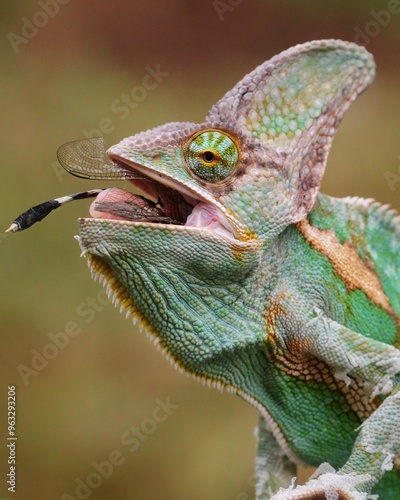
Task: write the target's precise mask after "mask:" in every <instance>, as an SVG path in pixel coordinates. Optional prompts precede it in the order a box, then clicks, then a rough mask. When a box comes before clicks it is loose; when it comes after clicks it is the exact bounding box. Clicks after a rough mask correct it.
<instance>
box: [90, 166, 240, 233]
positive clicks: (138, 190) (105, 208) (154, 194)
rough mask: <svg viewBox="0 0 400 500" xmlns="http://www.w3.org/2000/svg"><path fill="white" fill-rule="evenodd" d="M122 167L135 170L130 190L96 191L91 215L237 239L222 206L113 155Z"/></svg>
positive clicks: (156, 173) (175, 182) (163, 176)
mask: <svg viewBox="0 0 400 500" xmlns="http://www.w3.org/2000/svg"><path fill="white" fill-rule="evenodd" d="M113 162H114V163H115V164H116V165H117V166H120V167H121V168H124V169H127V168H129V170H131V171H134V172H135V173H137V174H138V178H135V179H129V180H128V182H129V183H130V184H131V185H132V187H133V189H132V191H133V192H130V191H127V190H125V189H121V188H110V189H106V190H104V191H102V192H101V193H99V194H98V195H97V197H96V199H95V200H94V202H93V203H92V204H91V206H90V215H91V217H95V218H100V219H111V220H112V221H115V222H120V221H124V223H126V222H131V223H141V224H143V223H144V224H154V223H158V224H165V225H170V226H185V228H187V229H189V230H190V229H192V228H193V229H194V228H196V229H202V230H207V231H212V232H213V233H214V234H216V235H218V236H223V237H225V238H230V239H236V236H235V232H236V231H235V229H234V227H233V225H232V224H231V222H230V221H228V219H227V217H226V215H225V214H224V213H223V212H222V210H221V209H220V208H219V207H218V206H216V204H215V203H212V202H211V201H210V200H207V199H205V198H202V197H201V196H200V195H199V194H197V193H195V192H193V191H192V190H191V189H189V188H188V187H187V186H185V185H181V184H179V183H178V182H177V181H175V180H174V179H171V178H169V177H166V176H165V175H164V174H161V173H159V172H156V171H153V170H151V169H150V168H148V167H143V166H142V165H137V164H131V163H130V162H129V163H127V162H125V160H124V161H123V162H122V161H121V159H120V158H118V159H115V158H113Z"/></svg>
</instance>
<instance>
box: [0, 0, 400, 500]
mask: <svg viewBox="0 0 400 500" xmlns="http://www.w3.org/2000/svg"><path fill="white" fill-rule="evenodd" d="M397 4H399V5H397ZM46 10H47V12H48V13H47V14H46ZM32 23H33V24H32ZM35 24H36V26H35ZM38 25H40V27H37V26H38ZM319 38H342V39H345V40H355V41H357V42H359V43H363V44H365V45H367V47H368V49H369V50H370V51H371V52H372V53H373V54H374V55H375V57H376V61H377V65H378V76H377V79H376V82H375V84H374V85H373V86H372V88H371V89H369V90H368V92H367V93H366V94H365V95H363V96H362V98H360V99H359V100H358V101H357V102H356V103H355V104H354V105H353V107H352V109H351V111H350V112H349V113H348V115H347V116H346V118H345V120H344V122H343V124H342V125H341V127H340V130H339V132H338V134H337V138H336V140H335V142H334V145H333V150H332V153H331V155H330V159H329V162H328V169H327V174H326V177H325V180H324V185H323V191H324V192H326V193H328V194H331V195H336V196H345V195H360V196H365V197H374V198H376V199H379V200H381V201H383V202H388V203H391V204H392V205H393V206H396V207H397V208H400V201H399V194H400V166H399V165H400V141H399V136H400V113H399V105H400V67H399V63H400V2H397V1H395V0H388V1H382V2H381V1H364V0H363V1H361V0H360V1H350V2H349V1H347V2H344V1H333V0H332V1H324V2H318V1H302V2H293V1H291V2H289V1H287V0H283V1H279V2H278V1H256V0H243V1H240V0H218V1H213V0H209V1H206V2H190V1H184V0H170V1H168V2H167V1H160V0H159V1H157V2H156V1H152V0H150V1H149V0H147V1H144V0H143V1H142V0H134V1H128V0H114V1H113V2H99V1H97V2H96V1H94V0H85V1H84V2H78V1H77V0H70V1H67V0H62V3H61V0H58V2H57V0H42V1H41V2H37V1H26V0H21V1H19V2H13V1H3V2H2V3H1V6H0V61H1V67H0V68H1V69H0V71H1V73H0V74H1V76H0V89H1V94H0V95H1V105H0V109H1V134H0V159H1V168H2V181H1V184H0V197H1V200H2V210H1V225H2V227H3V228H4V229H5V228H6V227H8V225H9V224H10V222H11V221H12V220H13V219H14V218H15V216H16V215H18V214H19V213H20V212H21V211H23V210H25V209H27V208H28V207H29V206H32V205H35V204H37V203H39V202H41V201H44V200H47V199H49V198H52V197H56V196H61V195H64V194H69V193H73V192H76V191H80V190H84V189H87V188H89V187H91V188H95V187H102V183H100V182H97V183H96V182H86V181H82V180H79V179H76V178H73V177H71V176H68V175H67V174H64V173H63V172H62V171H61V170H60V169H59V168H58V167H57V162H56V156H55V153H56V150H57V147H58V146H59V145H60V144H62V143H64V142H67V141H69V140H74V139H79V138H83V137H85V135H94V134H93V133H92V134H91V132H93V131H95V129H99V128H100V129H102V131H103V133H104V136H105V140H106V144H107V145H111V144H113V143H115V142H117V141H119V140H120V139H121V138H123V137H125V136H127V135H130V134H133V133H135V132H138V131H140V130H143V129H146V128H149V127H153V126H156V125H158V124H162V123H164V122H166V121H173V120H191V121H200V120H202V119H203V117H204V115H205V113H206V111H207V110H208V108H209V107H210V106H211V105H212V104H213V103H214V102H216V101H217V100H218V99H219V98H220V97H221V96H222V95H223V94H224V93H225V92H226V91H228V90H229V89H230V88H231V87H232V86H233V85H234V84H235V83H236V82H237V81H239V80H240V79H241V78H242V76H243V75H244V74H245V73H247V72H249V71H251V70H252V69H253V68H254V67H255V66H256V65H258V64H259V63H261V62H263V61H264V60H266V59H268V58H270V57H271V56H273V55H274V54H276V53H278V52H280V51H281V50H284V49H286V48H288V47H290V46H292V45H294V44H297V43H300V42H304V41H308V40H312V39H319ZM157 66H158V67H159V69H160V70H161V71H162V72H164V73H167V74H168V75H164V77H163V78H162V81H160V82H159V84H158V86H157V87H156V88H155V89H153V90H151V91H150V90H149V91H148V92H147V95H146V96H144V97H143V95H142V96H141V98H140V99H141V100H137V101H135V103H134V104H135V105H136V106H135V107H134V108H129V109H126V108H125V109H126V110H125V112H123V111H122V110H121V109H120V108H119V109H120V110H119V111H118V106H120V105H121V101H122V100H123V99H124V97H123V95H125V94H129V93H130V92H131V91H132V89H133V88H134V87H136V86H140V85H141V84H142V81H143V78H144V77H145V75H146V74H147V72H148V69H146V68H148V67H150V68H153V69H155V68H157ZM137 95H139V94H137ZM88 205H89V203H87V202H80V203H75V204H72V205H70V206H68V207H65V208H63V209H62V210H60V211H59V212H58V213H57V212H56V213H55V214H54V215H52V216H50V217H49V219H47V220H46V221H45V222H43V223H42V224H39V225H37V226H36V227H34V228H32V229H31V230H29V231H27V232H26V233H22V234H17V235H13V236H6V235H1V234H0V255H1V279H0V287H1V288H0V294H1V295H0V297H1V302H0V309H1V323H0V331H1V349H0V353H1V354H0V356H1V362H0V380H1V383H0V437H1V439H0V472H1V475H0V496H4V497H10V498H19V499H27V500H36V499H37V500H39V499H40V500H42V499H46V500H47V499H57V498H58V499H60V498H91V499H100V500H103V499H104V500H105V499H114V498H118V499H121V500H122V499H123V500H125V499H135V500H136V499H137V500H141V499H147V500H153V499H161V498H166V499H174V500H183V499H193V500H200V499H204V498H210V499H223V500H225V499H234V500H246V499H250V498H253V490H252V487H251V475H252V471H253V460H254V451H255V443H254V439H253V428H254V426H255V424H256V420H257V414H256V412H255V410H253V409H252V408H251V407H250V406H248V405H247V404H246V403H244V402H242V401H241V400H240V399H239V398H237V397H235V396H231V395H228V394H220V393H218V391H216V390H210V389H208V388H205V387H203V386H201V385H200V384H198V383H196V382H195V381H193V380H192V379H190V378H188V377H186V376H182V375H181V374H179V372H178V371H177V370H174V369H173V368H172V367H171V366H170V364H169V363H168V362H167V361H166V360H165V358H164V357H163V356H161V355H160V353H158V352H157V351H156V349H154V347H153V346H152V345H151V343H150V342H149V341H148V340H147V339H146V338H145V336H144V335H141V334H139V333H138V332H137V331H136V329H135V328H133V327H132V326H131V323H130V321H126V320H125V319H124V318H123V317H122V315H120V314H119V313H118V311H117V310H115V309H114V307H112V306H111V305H108V304H104V297H103V295H102V294H101V293H100V286H99V285H98V284H95V283H93V282H92V281H91V279H90V275H89V273H88V270H87V268H86V263H85V261H84V259H80V258H79V253H80V252H79V248H78V245H77V243H76V241H74V239H73V235H74V234H76V233H77V222H76V219H77V218H78V217H79V216H81V215H85V214H86V213H87V209H88ZM71 322H72V323H73V324H75V327H71ZM68 325H69V326H68ZM66 328H75V330H76V332H79V333H77V335H76V336H75V337H74V338H71V339H70V341H69V343H68V345H66V346H65V347H60V348H54V342H55V341H52V340H51V338H53V339H54V338H61V337H62V335H61V336H57V335H56V334H58V333H59V332H65V329H66ZM76 332H75V333H76ZM49 344H52V346H53V347H52V346H51V345H50V347H49ZM32 350H33V352H32ZM43 350H45V352H46V353H47V356H48V357H50V356H52V355H53V356H54V359H52V360H50V361H48V362H47V365H46V366H44V364H45V363H44V362H43V361H42V365H40V361H38V360H36V363H39V365H34V366H35V367H36V368H37V369H36V370H35V371H29V369H32V368H33V365H32V362H33V360H32V358H33V357H34V353H35V352H39V353H42V352H43ZM36 357H37V356H36ZM22 374H24V375H22ZM12 384H15V385H16V386H17V396H18V420H17V424H18V431H17V436H18V447H17V466H18V468H17V494H16V495H13V494H11V493H10V492H8V491H7V485H6V482H5V475H4V474H5V473H6V472H7V471H8V466H6V459H7V456H8V453H7V448H6V444H5V443H6V441H5V437H6V433H7V428H6V393H7V386H8V385H12ZM160 401H161V402H164V403H166V402H168V401H170V403H171V404H173V405H175V406H171V407H170V409H169V410H168V412H169V413H170V414H168V413H164V414H163V415H167V418H166V419H165V420H163V421H162V422H158V423H157V422H156V421H155V420H154V418H153V416H152V415H153V412H154V411H155V409H156V408H157V407H159V406H160ZM160 414H162V412H161V413H160ZM135 426H136V431H135V430H134V431H133V432H137V435H136V438H134V437H132V434H129V432H130V429H131V428H132V427H135ZM137 429H139V431H138V430H137ZM121 439H122V441H121ZM134 439H136V441H134ZM130 450H132V451H130ZM111 459H112V460H113V461H114V465H113V470H112V471H110V468H109V467H110V466H107V465H105V464H104V463H103V462H104V461H110V460H111ZM93 463H95V465H93ZM100 463H103V465H102V467H103V475H104V476H108V477H103V478H101V476H100V475H99V474H98V473H97V474H96V464H100ZM99 478H100V479H99ZM80 480H81V481H83V482H84V483H86V484H87V483H88V482H89V485H91V486H89V488H90V489H88V488H86V489H85V488H84V487H83V486H82V482H79V481H80ZM79 484H80V485H81V488H80V489H78V490H77V489H76V488H77V487H78V485H79ZM63 495H64V496H63ZM66 495H69V497H68V496H66Z"/></svg>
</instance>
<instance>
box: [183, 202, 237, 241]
mask: <svg viewBox="0 0 400 500" xmlns="http://www.w3.org/2000/svg"><path fill="white" fill-rule="evenodd" d="M185 226H191V227H203V228H204V229H208V230H212V232H213V233H216V234H218V235H220V236H225V237H229V238H232V237H234V233H233V230H232V228H231V227H230V224H229V223H228V221H227V220H226V219H225V217H224V216H223V215H222V214H221V212H220V211H219V210H218V209H217V208H216V207H214V206H213V205H210V204H209V203H203V202H200V203H197V205H196V206H195V207H194V208H193V211H192V213H191V214H190V215H189V217H188V218H187V221H186V223H185Z"/></svg>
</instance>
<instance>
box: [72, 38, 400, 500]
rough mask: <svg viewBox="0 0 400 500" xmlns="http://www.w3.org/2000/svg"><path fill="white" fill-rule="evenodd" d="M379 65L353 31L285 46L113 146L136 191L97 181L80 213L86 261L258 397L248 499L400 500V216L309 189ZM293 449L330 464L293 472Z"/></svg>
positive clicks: (172, 349)
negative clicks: (186, 110)
mask: <svg viewBox="0 0 400 500" xmlns="http://www.w3.org/2000/svg"><path fill="white" fill-rule="evenodd" d="M373 77H374V62H373V59H372V57H371V55H370V54H369V53H368V52H367V51H366V50H365V49H364V48H362V47H358V46H357V45H355V44H353V43H345V42H341V41H333V40H325V41H317V42H311V43H306V44H304V45H298V46H296V47H293V48H292V49H289V50H287V51H286V52H283V53H282V54H280V55H278V56H276V57H274V58H272V59H271V60H270V61H267V62H265V63H264V64H262V65H261V66H259V67H258V68H256V69H255V70H254V71H253V72H252V73H250V74H249V75H247V76H245V77H244V78H243V80H242V81H241V82H239V83H238V84H237V85H236V86H235V87H234V88H233V89H232V90H231V91H230V92H228V93H227V94H226V95H225V96H224V97H223V98H222V99H221V100H220V101H219V102H218V103H217V104H215V105H214V106H213V107H212V108H211V110H210V111H209V113H208V114H207V116H206V119H205V121H204V122H203V123H201V124H192V123H170V124H166V125H163V126H161V127H157V128H155V129H153V130H148V131H146V132H142V133H140V134H137V135H135V136H133V137H128V138H126V139H124V140H123V141H121V142H120V143H119V144H117V145H115V146H113V147H112V148H111V149H110V150H109V152H108V153H109V156H110V158H111V161H112V166H110V165H108V166H107V169H108V171H110V170H114V171H115V172H117V171H120V172H122V173H121V174H120V177H121V178H122V177H124V178H127V179H130V182H131V183H132V184H133V185H134V186H135V188H136V193H138V192H139V195H135V196H129V195H122V194H121V195H119V194H118V193H119V192H120V191H121V190H110V191H109V193H107V191H105V192H103V193H102V194H101V196H99V201H98V203H97V206H96V202H95V204H94V206H93V208H92V214H93V215H94V216H95V218H85V219H81V220H80V236H79V241H80V245H81V247H82V250H83V252H84V254H86V255H87V257H88V259H89V263H90V265H91V268H92V270H93V274H94V275H95V276H101V277H102V280H104V282H105V284H106V285H107V286H108V288H109V290H110V293H111V292H112V293H114V294H115V296H116V297H117V299H118V300H119V301H120V302H121V304H122V306H123V307H125V308H126V309H128V311H129V312H132V313H133V314H134V316H135V318H139V321H140V323H141V325H143V326H144V327H145V328H146V329H147V330H148V331H149V332H150V333H151V334H152V335H153V336H154V339H155V342H156V343H157V344H158V345H159V346H161V347H162V349H163V351H164V352H165V353H166V354H167V355H168V356H169V357H170V358H171V359H172V360H173V361H174V363H176V364H177V365H179V366H180V367H181V368H182V369H183V370H185V371H187V372H188V373H191V374H192V375H193V376H194V377H196V378H198V379H201V380H204V381H207V382H208V383H210V384H212V385H215V386H218V387H224V388H226V389H228V390H230V391H232V392H235V393H237V394H238V395H239V396H241V397H242V398H243V399H245V400H246V401H248V402H249V403H251V404H252V405H254V406H255V407H256V408H257V409H258V410H259V411H260V415H261V420H260V426H259V432H258V436H259V447H258V452H257V463H256V477H257V481H258V482H257V487H256V495H257V498H258V499H259V500H261V499H263V498H273V499H276V500H278V499H280V500H295V499H297V500H300V499H303V500H308V499H312V500H323V499H326V500H334V499H335V500H337V499H342V500H361V499H366V498H376V497H374V496H371V495H375V494H379V495H380V498H382V499H384V500H394V499H398V498H400V480H399V477H398V472H397V468H396V466H395V467H394V468H393V464H396V463H398V462H396V460H395V457H396V455H397V454H398V452H399V448H400V393H399V373H400V352H399V350H398V347H399V333H400V332H399V324H400V322H399V314H400V281H399V279H400V278H399V269H400V218H399V216H398V215H397V214H396V213H395V212H394V211H393V210H390V209H388V208H387V207H385V206H381V205H380V204H379V203H377V202H373V201H371V200H361V199H358V198H345V199H334V198H330V197H327V196H323V195H321V194H318V191H319V187H320V184H321V180H322V176H323V173H324V169H325V165H326V161H327V156H328V152H329V149H330V146H331V142H332V139H333V136H334V133H335V130H336V128H337V126H338V124H339V122H340V121H341V119H342V117H343V114H344V112H345V111H346V110H347V108H348V107H349V105H350V103H351V102H352V101H353V100H354V99H355V98H356V97H357V95H358V94H359V93H361V92H362V91H363V90H364V89H365V88H366V87H367V85H369V83H371V81H372V80H373ZM130 172H131V174H130ZM99 175H103V174H101V173H100V174H99ZM103 176H104V175H103ZM110 176H111V177H112V175H110ZM116 176H117V175H116ZM140 193H141V194H140ZM107 196H108V199H107ZM140 196H144V197H146V198H148V200H147V201H142V202H140V199H139V198H140ZM119 197H120V198H121V199H120V200H118V198H119ZM131 200H133V201H131ZM143 200H144V198H143ZM113 203H114V204H115V206H114V207H113V205H112V204H113ZM130 203H131V205H130ZM139 205H141V206H145V207H146V208H147V212H148V213H153V212H154V213H157V216H158V217H159V219H160V221H162V220H164V221H172V222H169V223H160V222H153V221H152V220H150V219H148V220H147V219H146V216H145V213H147V212H145V211H143V210H142V213H143V221H139V222H138V221H137V216H136V220H135V215H134V214H136V213H137V211H138V206H139ZM105 207H109V209H108V210H109V212H108V213H105V211H106V210H107V208H105ZM110 207H111V208H110ZM122 207H123V208H122ZM130 207H131V208H130ZM115 216H118V217H115ZM116 219H118V220H116ZM296 463H303V464H310V465H314V466H318V465H321V464H323V465H321V466H320V467H319V469H318V471H317V473H316V474H315V475H314V476H313V477H312V478H310V480H309V482H308V483H307V484H306V485H304V486H301V487H294V486H293V484H292V481H291V478H292V476H293V473H294V464H296ZM328 463H329V465H328ZM335 469H336V472H335ZM284 488H286V489H284ZM278 490H279V491H278Z"/></svg>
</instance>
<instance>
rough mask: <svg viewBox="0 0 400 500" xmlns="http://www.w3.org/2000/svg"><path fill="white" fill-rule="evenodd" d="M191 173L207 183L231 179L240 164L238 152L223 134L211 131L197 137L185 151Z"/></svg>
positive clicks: (231, 141) (230, 140) (229, 139)
mask: <svg viewBox="0 0 400 500" xmlns="http://www.w3.org/2000/svg"><path fill="white" fill-rule="evenodd" d="M184 155H185V160H186V163H187V166H188V168H189V170H190V172H191V173H193V174H194V175H196V176H197V177H199V178H200V179H202V180H203V181H206V182H212V183H217V182H221V181H224V180H225V179H227V178H228V177H230V176H231V175H232V174H233V172H234V171H235V169H236V165H237V163H238V156H239V155H238V150H237V148H236V146H235V143H234V142H233V140H232V139H231V138H230V137H229V136H228V135H226V134H224V133H223V132H219V131H217V130H209V131H207V132H202V133H201V134H198V135H196V136H195V137H194V138H193V139H192V140H191V142H190V143H189V144H188V145H187V146H186V148H185V150H184Z"/></svg>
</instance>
